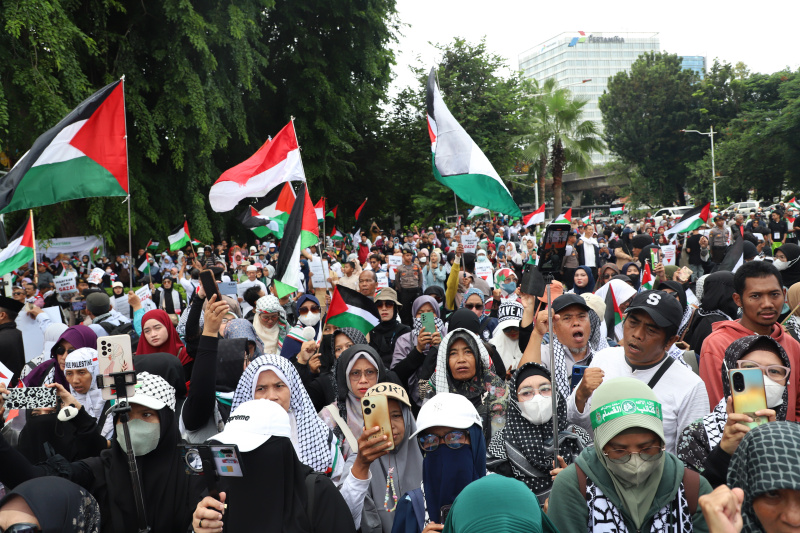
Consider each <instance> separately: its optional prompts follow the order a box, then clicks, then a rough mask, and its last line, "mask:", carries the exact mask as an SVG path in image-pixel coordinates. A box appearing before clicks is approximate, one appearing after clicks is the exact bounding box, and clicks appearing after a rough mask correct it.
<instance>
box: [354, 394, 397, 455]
mask: <svg viewBox="0 0 800 533" xmlns="http://www.w3.org/2000/svg"><path fill="white" fill-rule="evenodd" d="M361 411H362V412H363V413H364V427H365V428H374V427H375V426H380V428H381V430H380V432H378V433H377V434H376V435H373V436H372V437H370V440H372V439H377V438H378V437H380V436H382V435H386V436H387V437H389V439H388V440H389V444H391V446H390V447H389V448H388V449H389V450H394V438H393V437H392V423H391V420H390V419H389V399H388V398H387V397H386V396H383V395H381V394H376V395H374V396H364V397H363V398H362V399H361Z"/></svg>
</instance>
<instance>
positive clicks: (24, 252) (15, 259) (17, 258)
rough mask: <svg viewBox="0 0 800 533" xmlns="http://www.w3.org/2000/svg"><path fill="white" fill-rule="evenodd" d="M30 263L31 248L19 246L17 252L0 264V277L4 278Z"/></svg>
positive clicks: (31, 259)
mask: <svg viewBox="0 0 800 533" xmlns="http://www.w3.org/2000/svg"><path fill="white" fill-rule="evenodd" d="M30 261H33V248H28V247H27V246H21V247H20V251H19V252H17V253H16V254H14V255H12V256H11V257H9V258H8V259H6V260H5V261H3V262H2V263H0V276H5V275H6V274H8V273H10V272H11V271H13V270H16V269H18V268H19V267H21V266H23V265H26V264H27V263H28V262H30Z"/></svg>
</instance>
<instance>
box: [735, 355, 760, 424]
mask: <svg viewBox="0 0 800 533" xmlns="http://www.w3.org/2000/svg"><path fill="white" fill-rule="evenodd" d="M728 377H729V379H730V384H731V396H732V397H733V412H734V413H740V414H744V415H747V416H749V417H750V418H752V419H753V420H754V421H753V422H750V423H748V424H745V425H746V426H748V427H750V428H751V429H752V428H754V427H757V426H760V425H761V424H764V423H766V422H767V417H765V416H756V415H755V412H756V411H758V410H759V409H766V408H767V395H766V393H765V392H764V374H763V373H762V372H761V369H760V368H738V369H736V370H729V371H728Z"/></svg>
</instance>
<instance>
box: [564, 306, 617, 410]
mask: <svg viewBox="0 0 800 533" xmlns="http://www.w3.org/2000/svg"><path fill="white" fill-rule="evenodd" d="M588 313H589V324H590V325H591V329H590V333H589V345H588V347H587V354H586V356H587V357H588V358H589V361H587V364H588V363H590V362H591V358H592V357H593V356H594V354H595V353H597V352H599V351H600V350H604V349H606V348H608V341H607V340H606V338H605V337H604V336H603V334H602V328H601V327H600V317H599V316H597V313H595V312H594V311H593V310H591V309H589V311H588ZM550 349H551V350H552V354H553V364H554V365H555V367H556V368H555V384H556V387H557V388H558V395H559V396H560V397H562V398H566V397H567V396H569V394H570V392H571V391H570V388H571V387H570V384H571V380H572V377H571V376H570V375H569V374H568V373H567V361H566V353H567V347H566V346H564V345H563V344H561V342H560V341H559V340H558V338H557V337H556V338H555V339H553V340H552V342H551V343H550Z"/></svg>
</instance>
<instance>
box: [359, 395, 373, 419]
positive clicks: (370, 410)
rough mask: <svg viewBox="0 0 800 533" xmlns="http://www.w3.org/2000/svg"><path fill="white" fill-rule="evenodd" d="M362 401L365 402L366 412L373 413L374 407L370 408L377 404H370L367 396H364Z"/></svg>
mask: <svg viewBox="0 0 800 533" xmlns="http://www.w3.org/2000/svg"><path fill="white" fill-rule="evenodd" d="M362 403H363V404H364V414H365V415H368V414H371V413H372V409H370V407H375V406H374V405H372V406H370V401H369V399H367V398H364V399H363V400H362Z"/></svg>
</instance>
